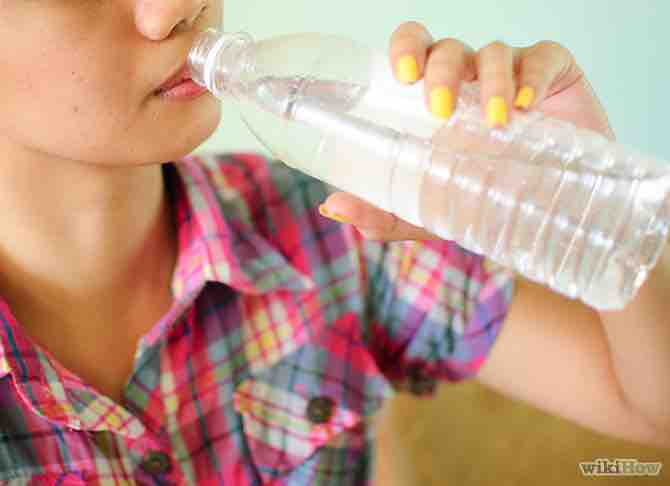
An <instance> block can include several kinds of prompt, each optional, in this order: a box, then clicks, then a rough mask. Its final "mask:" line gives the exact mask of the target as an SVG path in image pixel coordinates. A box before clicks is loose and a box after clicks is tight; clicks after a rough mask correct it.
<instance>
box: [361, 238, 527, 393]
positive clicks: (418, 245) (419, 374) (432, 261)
mask: <svg viewBox="0 0 670 486" xmlns="http://www.w3.org/2000/svg"><path fill="white" fill-rule="evenodd" d="M352 231H355V230H353V229H352ZM358 241H359V243H358V244H359V245H360V248H359V250H360V251H359V252H358V255H359V265H360V266H359V270H360V271H361V275H362V277H361V279H362V282H363V286H364V289H365V291H366V296H365V309H366V320H367V329H366V330H365V331H366V335H367V336H366V339H367V340H368V345H369V348H370V350H371V351H372V353H373V354H374V355H375V358H376V361H377V363H378V366H379V367H380V369H381V370H382V371H383V372H384V374H385V375H386V376H387V377H388V378H389V379H390V381H392V382H393V383H394V386H395V387H396V389H400V390H408V391H410V392H412V393H414V394H417V395H431V394H432V393H433V392H434V390H435V384H436V381H451V382H453V381H459V380H463V379H465V378H469V377H471V376H473V375H475V374H476V373H477V371H478V369H479V368H480V367H481V365H482V364H483V363H484V361H485V359H486V357H487V356H488V354H489V351H490V350H491V347H492V346H493V343H494V342H495V339H496V337H497V335H498V333H499V331H500V328H501V326H502V324H503V322H504V320H505V316H506V315H507V312H508V309H509V305H510V303H511V300H512V295H513V287H514V272H513V271H512V270H509V269H506V268H504V267H502V266H500V265H497V264H495V263H493V262H492V261H491V260H490V259H488V258H485V257H484V256H482V255H478V254H475V253H472V252H469V251H467V250H465V249H464V248H462V247H461V246H459V245H458V244H456V243H455V242H453V241H447V240H440V241H423V242H419V241H400V242H378V241H372V240H364V239H363V237H362V236H361V237H360V239H359V240H358Z"/></svg>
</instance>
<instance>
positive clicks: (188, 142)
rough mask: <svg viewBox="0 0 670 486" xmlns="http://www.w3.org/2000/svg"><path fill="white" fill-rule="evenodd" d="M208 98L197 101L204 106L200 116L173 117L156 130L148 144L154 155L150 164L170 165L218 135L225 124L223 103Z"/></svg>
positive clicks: (148, 148) (146, 142)
mask: <svg viewBox="0 0 670 486" xmlns="http://www.w3.org/2000/svg"><path fill="white" fill-rule="evenodd" d="M205 98H207V97H205ZM205 98H203V99H202V100H197V101H203V103H201V105H200V106H199V107H198V110H197V113H196V114H189V115H186V114H184V116H181V117H171V118H172V119H170V120H163V121H164V123H161V124H160V125H161V127H159V128H158V130H152V132H153V133H154V134H155V135H154V136H149V137H148V139H147V140H146V141H145V144H146V149H147V151H148V152H153V154H152V155H153V156H152V157H150V158H149V160H153V161H158V162H168V161H171V160H177V159H181V158H182V157H185V156H186V155H188V154H190V153H191V152H193V151H194V150H195V149H196V148H198V147H199V146H200V145H202V144H203V143H204V142H205V141H206V140H207V139H208V138H209V137H210V136H211V135H212V134H214V132H216V129H217V127H218V126H219V123H220V121H221V103H220V102H219V101H218V100H216V98H214V97H210V98H211V100H206V99H205ZM212 100H213V101H212ZM156 152H158V153H156ZM143 159H145V160H147V158H145V157H143Z"/></svg>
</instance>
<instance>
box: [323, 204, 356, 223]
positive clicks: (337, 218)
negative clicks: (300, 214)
mask: <svg viewBox="0 0 670 486" xmlns="http://www.w3.org/2000/svg"><path fill="white" fill-rule="evenodd" d="M319 213H321V216H325V217H326V218H330V219H334V220H335V221H337V222H338V223H349V220H348V219H346V218H345V217H344V216H342V215H341V214H337V213H331V212H329V211H328V210H327V209H326V207H325V206H324V205H323V204H321V205H320V206H319Z"/></svg>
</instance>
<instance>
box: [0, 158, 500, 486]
mask: <svg viewBox="0 0 670 486" xmlns="http://www.w3.org/2000/svg"><path fill="white" fill-rule="evenodd" d="M162 170H163V176H164V181H165V185H166V189H167V191H168V194H169V196H170V203H171V208H172V215H173V218H174V221H175V224H176V227H177V228H178V230H177V231H178V240H179V256H178V260H177V264H176V268H175V271H174V275H173V280H172V292H173V295H174V303H173V306H172V308H171V310H170V311H169V312H168V313H167V314H166V315H165V316H163V317H162V318H161V319H160V321H159V322H157V323H155V325H154V326H153V328H152V329H151V330H150V332H149V333H148V334H146V335H145V336H143V337H142V339H141V340H140V342H139V343H138V349H137V353H136V358H135V366H134V370H133V372H132V375H131V377H130V378H129V381H128V382H127V386H126V388H125V390H124V394H123V400H122V404H117V403H115V402H114V401H112V400H110V399H109V398H107V397H106V396H104V395H101V394H100V393H98V392H97V391H96V390H95V389H94V388H92V387H91V386H89V385H87V384H86V383H83V382H82V380H81V379H80V378H79V377H77V376H76V375H74V374H73V373H71V372H69V371H68V370H67V369H65V368H64V367H63V366H61V365H59V363H58V362H57V361H56V360H55V359H54V358H53V357H52V356H50V355H49V353H48V352H47V351H45V350H44V349H41V348H40V347H39V346H37V345H36V344H35V343H34V342H32V341H31V340H30V338H29V337H28V336H27V335H26V333H25V332H24V331H23V330H22V328H21V326H20V324H19V323H17V322H16V319H15V318H14V316H13V315H12V313H11V310H10V308H9V307H8V305H7V303H6V302H5V301H4V300H2V299H0V410H1V412H0V484H11V485H15V484H30V485H33V484H34V485H52V484H54V485H55V484H59V485H75V484H87V485H89V484H103V485H106V484H115V485H116V484H147V485H149V484H197V485H214V484H217V485H222V484H227V485H236V486H247V485H261V484H262V485H270V484H271V485H290V486H301V485H332V486H344V485H364V484H368V481H369V477H370V476H371V473H372V464H371V456H372V454H371V449H370V447H371V443H372V442H373V441H372V438H373V434H372V432H371V429H372V427H371V426H369V425H368V427H366V424H369V419H370V417H371V415H372V414H373V413H374V412H375V411H376V410H378V408H379V407H380V405H381V404H382V401H383V400H384V399H385V398H386V397H388V396H390V395H391V394H392V393H393V391H394V390H410V391H413V392H415V393H418V394H431V393H432V391H433V390H434V385H435V382H436V381H440V380H441V381H455V380H459V379H462V378H466V377H468V376H471V375H473V374H474V373H476V371H477V369H478V368H479V367H480V365H481V364H482V362H483V360H484V359H485V358H486V355H487V353H488V351H489V349H490V347H491V345H492V343H493V342H494V340H495V337H496V335H497V332H498V330H499V328H500V325H501V323H502V321H503V319H504V317H505V315H506V312H507V309H508V306H509V303H510V301H511V297H512V288H513V274H512V273H511V272H509V271H507V270H504V269H503V268H501V267H499V266H497V265H494V264H492V263H491V262H489V261H488V260H487V259H484V258H483V257H481V256H479V255H476V254H473V253H470V252H468V251H466V250H464V249H462V248H461V247H459V246H458V245H456V244H455V243H453V242H449V241H432V242H393V243H382V242H375V241H368V240H364V239H363V238H362V237H361V236H360V234H359V233H358V232H357V231H356V230H355V229H353V228H352V227H351V226H349V225H344V224H340V223H337V222H335V221H331V220H329V219H326V218H324V217H322V216H321V215H320V214H319V213H318V209H317V208H318V205H319V204H320V203H321V202H322V201H323V200H324V199H325V198H326V197H327V196H328V194H329V193H330V192H331V191H332V188H331V187H329V186H327V185H326V184H323V183H321V182H319V181H318V180H316V179H313V178H311V177H309V176H307V175H304V174H302V173H300V172H297V171H295V170H293V169H291V168H289V167H287V166H285V165H283V164H279V163H269V162H268V161H266V160H265V159H263V158H261V157H259V156H256V155H251V154H234V155H225V156H223V155H212V156H195V155H191V156H188V157H186V158H184V159H182V160H180V161H178V162H177V163H167V164H163V165H162ZM455 413H456V412H455Z"/></svg>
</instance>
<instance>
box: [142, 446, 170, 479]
mask: <svg viewBox="0 0 670 486" xmlns="http://www.w3.org/2000/svg"><path fill="white" fill-rule="evenodd" d="M140 467H141V468H142V470H143V471H144V472H146V473H147V474H151V475H152V476H158V475H159V474H164V473H166V472H168V471H169V470H170V469H171V464H170V458H169V457H168V456H167V454H165V453H164V452H161V451H149V452H147V454H146V455H145V456H144V458H143V459H142V463H141V464H140Z"/></svg>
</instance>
